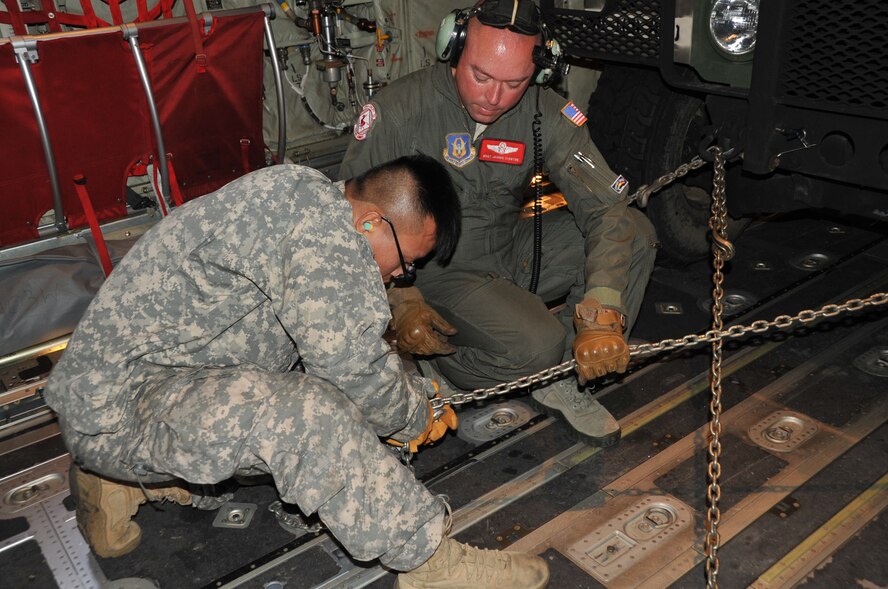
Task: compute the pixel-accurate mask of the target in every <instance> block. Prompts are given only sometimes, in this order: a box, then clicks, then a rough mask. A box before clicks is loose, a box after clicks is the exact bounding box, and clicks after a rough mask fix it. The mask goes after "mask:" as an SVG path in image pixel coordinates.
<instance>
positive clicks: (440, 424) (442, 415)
mask: <svg viewBox="0 0 888 589" xmlns="http://www.w3.org/2000/svg"><path fill="white" fill-rule="evenodd" d="M432 383H433V384H434V385H435V390H436V391H437V390H439V386H438V383H437V382H436V381H432ZM435 398H436V399H440V398H441V393H440V392H439V393H438V394H436V395H435ZM436 415H437V416H436ZM457 427H459V419H457V417H456V412H455V411H454V410H453V407H452V406H450V405H444V407H442V408H441V409H439V410H438V412H437V414H436V413H435V411H434V410H433V409H432V404H431V403H429V422H428V424H427V425H426V428H425V431H423V432H422V433H421V434H419V435H418V436H417V437H416V438H414V439H412V440H410V441H409V442H407V443H404V442H399V441H398V440H393V439H391V438H389V439H387V440H386V442H388V443H389V444H391V445H392V446H400V447H403V446H407V449H408V450H410V453H411V454H416V452H417V451H418V450H419V447H420V446H426V445H428V444H431V443H433V442H437V441H438V440H440V439H441V438H443V437H444V434H445V433H447V430H448V429H452V430H454V431H456V428H457Z"/></svg>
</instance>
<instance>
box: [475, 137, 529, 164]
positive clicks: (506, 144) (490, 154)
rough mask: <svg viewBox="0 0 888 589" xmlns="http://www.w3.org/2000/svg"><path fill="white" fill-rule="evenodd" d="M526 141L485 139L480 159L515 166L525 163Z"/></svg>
mask: <svg viewBox="0 0 888 589" xmlns="http://www.w3.org/2000/svg"><path fill="white" fill-rule="evenodd" d="M524 148H525V146H524V143H522V142H520V141H508V140H506V139H484V140H483V141H481V153H480V154H479V155H478V159H479V160H481V161H485V162H497V163H500V164H510V165H513V166H517V165H520V164H522V163H524Z"/></svg>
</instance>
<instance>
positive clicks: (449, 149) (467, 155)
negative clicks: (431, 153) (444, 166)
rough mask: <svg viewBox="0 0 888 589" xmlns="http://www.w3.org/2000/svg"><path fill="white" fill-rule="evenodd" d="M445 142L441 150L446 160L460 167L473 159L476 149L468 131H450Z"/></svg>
mask: <svg viewBox="0 0 888 589" xmlns="http://www.w3.org/2000/svg"><path fill="white" fill-rule="evenodd" d="M446 142H447V144H446V147H444V152H443V154H444V160H445V161H446V162H448V163H450V164H453V165H454V166H456V167H457V168H461V167H463V166H464V165H466V164H467V163H469V162H470V161H472V160H473V159H475V154H476V151H475V148H474V147H473V146H472V140H471V136H470V135H469V134H468V133H450V134H449V135H447V138H446Z"/></svg>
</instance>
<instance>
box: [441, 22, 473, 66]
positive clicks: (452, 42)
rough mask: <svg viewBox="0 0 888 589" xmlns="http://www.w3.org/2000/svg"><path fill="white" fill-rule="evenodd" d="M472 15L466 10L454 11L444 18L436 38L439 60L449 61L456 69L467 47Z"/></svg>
mask: <svg viewBox="0 0 888 589" xmlns="http://www.w3.org/2000/svg"><path fill="white" fill-rule="evenodd" d="M472 14H473V13H472V12H469V11H465V10H454V11H452V12H451V13H450V14H448V15H447V16H445V17H444V20H442V21H441V24H440V25H439V26H438V35H437V37H435V52H436V53H437V54H438V59H440V60H441V61H449V62H450V65H451V66H453V67H456V64H457V63H459V56H460V54H461V53H462V50H463V47H465V45H466V29H467V28H468V23H469V18H471V15H472Z"/></svg>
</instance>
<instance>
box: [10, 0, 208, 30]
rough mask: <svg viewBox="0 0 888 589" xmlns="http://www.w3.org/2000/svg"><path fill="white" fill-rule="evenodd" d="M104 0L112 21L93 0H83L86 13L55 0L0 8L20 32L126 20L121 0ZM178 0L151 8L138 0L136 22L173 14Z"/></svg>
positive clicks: (162, 0) (88, 26)
mask: <svg viewBox="0 0 888 589" xmlns="http://www.w3.org/2000/svg"><path fill="white" fill-rule="evenodd" d="M104 3H105V4H107V5H108V8H109V10H110V11H111V20H112V22H111V23H109V22H106V21H105V20H102V19H101V18H98V17H97V16H96V12H95V9H94V8H93V5H92V2H91V0H80V7H81V9H82V10H83V14H71V13H69V12H61V11H59V10H58V9H57V8H56V6H55V4H54V3H53V2H52V0H42V2H41V9H40V10H25V11H23V10H21V9H20V8H19V6H18V3H17V2H16V1H15V0H9V1H8V2H4V5H5V6H6V8H5V10H0V23H4V24H8V25H11V26H12V30H13V32H14V33H15V34H16V35H29V34H33V31H29V30H28V26H29V25H46V26H47V27H49V30H50V32H53V33H58V32H60V31H61V30H62V26H63V25H66V26H71V27H78V28H80V27H82V28H86V29H94V28H97V27H107V26H110V25H111V24H112V23H113V24H115V25H119V24H122V23H123V15H122V13H121V10H120V0H108V1H107V2H104ZM175 3H176V0H157V2H155V3H154V5H153V6H151V7H150V8H149V7H148V2H147V0H136V7H137V10H138V14H139V15H138V17H136V19H135V20H134V22H148V21H152V20H157V19H158V18H160V17H161V15H162V16H163V17H164V18H172V16H173V10H172V9H173V5H174V4H175ZM185 6H186V9H187V7H189V6H191V4H190V2H186V3H185ZM191 12H194V8H193V6H191ZM50 15H52V16H50Z"/></svg>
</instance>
